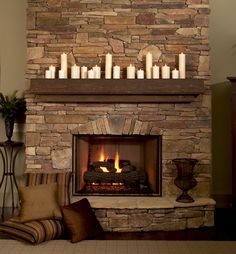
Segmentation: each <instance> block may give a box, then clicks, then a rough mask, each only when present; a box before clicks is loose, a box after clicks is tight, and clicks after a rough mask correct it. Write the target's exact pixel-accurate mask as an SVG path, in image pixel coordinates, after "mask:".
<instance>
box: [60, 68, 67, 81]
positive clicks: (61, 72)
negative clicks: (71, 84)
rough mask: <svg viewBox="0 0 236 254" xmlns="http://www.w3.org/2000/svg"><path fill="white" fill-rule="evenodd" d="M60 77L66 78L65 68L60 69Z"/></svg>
mask: <svg viewBox="0 0 236 254" xmlns="http://www.w3.org/2000/svg"><path fill="white" fill-rule="evenodd" d="M59 79H66V74H65V71H64V70H59Z"/></svg>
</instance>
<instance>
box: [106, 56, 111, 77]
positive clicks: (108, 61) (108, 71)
mask: <svg viewBox="0 0 236 254" xmlns="http://www.w3.org/2000/svg"><path fill="white" fill-rule="evenodd" d="M111 71H112V55H111V54H110V53H107V54H106V62H105V78H106V79H111Z"/></svg>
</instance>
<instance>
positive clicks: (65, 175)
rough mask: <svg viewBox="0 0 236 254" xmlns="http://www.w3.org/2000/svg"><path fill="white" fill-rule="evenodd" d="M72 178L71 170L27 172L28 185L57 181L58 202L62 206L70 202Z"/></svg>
mask: <svg viewBox="0 0 236 254" xmlns="http://www.w3.org/2000/svg"><path fill="white" fill-rule="evenodd" d="M70 180H71V172H57V173H52V172H50V173H48V172H47V173H46V172H42V173H39V172H30V173H26V186H35V185H39V184H48V183H57V184H58V203H59V205H60V206H65V205H69V204H70V191H69V185H70Z"/></svg>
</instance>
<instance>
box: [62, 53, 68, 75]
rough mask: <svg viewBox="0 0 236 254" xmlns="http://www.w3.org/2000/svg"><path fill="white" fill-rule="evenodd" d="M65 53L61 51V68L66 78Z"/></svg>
mask: <svg viewBox="0 0 236 254" xmlns="http://www.w3.org/2000/svg"><path fill="white" fill-rule="evenodd" d="M67 68H68V67H67V54H66V53H62V54H61V70H63V71H64V73H65V78H67Z"/></svg>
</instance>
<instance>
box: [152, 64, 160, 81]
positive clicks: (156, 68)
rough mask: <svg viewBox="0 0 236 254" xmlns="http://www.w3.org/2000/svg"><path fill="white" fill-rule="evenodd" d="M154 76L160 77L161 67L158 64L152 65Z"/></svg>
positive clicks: (155, 77) (154, 77)
mask: <svg viewBox="0 0 236 254" xmlns="http://www.w3.org/2000/svg"><path fill="white" fill-rule="evenodd" d="M152 77H153V79H159V78H160V67H159V66H157V65H154V66H153V67H152Z"/></svg>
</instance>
